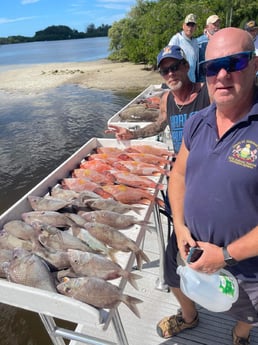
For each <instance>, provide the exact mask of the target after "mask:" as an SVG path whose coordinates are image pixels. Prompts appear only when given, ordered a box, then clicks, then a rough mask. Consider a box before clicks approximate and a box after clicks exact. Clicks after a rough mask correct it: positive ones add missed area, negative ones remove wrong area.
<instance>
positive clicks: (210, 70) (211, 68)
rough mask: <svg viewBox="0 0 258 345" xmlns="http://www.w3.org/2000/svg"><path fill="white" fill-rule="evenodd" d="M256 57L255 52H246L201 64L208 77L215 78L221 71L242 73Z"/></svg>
mask: <svg viewBox="0 0 258 345" xmlns="http://www.w3.org/2000/svg"><path fill="white" fill-rule="evenodd" d="M254 56H255V52H253V51H246V52H241V53H237V54H233V55H228V56H225V57H222V58H218V59H213V60H207V61H203V62H201V63H200V68H201V70H202V71H203V73H204V74H205V75H206V76H207V77H212V76H215V75H217V74H218V73H219V71H220V70H221V69H224V70H226V71H227V72H228V73H231V72H237V71H242V70H243V69H245V68H246V67H247V66H248V64H249V61H250V60H251V59H252V58H253V57H254Z"/></svg>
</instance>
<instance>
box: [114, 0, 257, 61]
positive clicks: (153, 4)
mask: <svg viewBox="0 0 258 345" xmlns="http://www.w3.org/2000/svg"><path fill="white" fill-rule="evenodd" d="M189 13H194V14H196V15H197V18H198V23H197V29H196V32H195V36H199V35H201V34H202V33H203V29H204V27H205V23H206V19H207V18H208V17H209V16H210V15H212V14H217V15H218V16H219V17H220V18H221V27H222V28H223V27H228V26H234V27H240V28H243V26H244V23H245V22H247V21H248V20H251V19H253V20H256V21H257V20H258V1H257V0H249V1H246V0H198V1H195V0H180V1H178V0H157V1H154V0H152V1H151V0H137V1H136V5H135V6H134V7H132V8H131V11H130V12H129V13H128V15H127V16H126V18H124V19H122V20H120V21H117V22H114V23H113V25H112V27H111V28H110V29H109V32H108V36H109V38H110V51H111V54H110V56H109V58H110V59H111V60H115V61H130V62H134V63H143V64H146V65H151V66H153V67H155V65H156V56H157V54H158V53H159V51H160V50H161V49H162V48H163V47H165V46H166V45H167V44H168V42H169V40H170V38H171V37H172V35H174V34H175V33H176V32H178V31H181V30H182V24H183V21H184V18H185V17H186V15H187V14H189Z"/></svg>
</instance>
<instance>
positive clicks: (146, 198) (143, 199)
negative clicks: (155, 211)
mask: <svg viewBox="0 0 258 345" xmlns="http://www.w3.org/2000/svg"><path fill="white" fill-rule="evenodd" d="M101 190H103V191H104V192H107V193H109V194H111V195H112V196H113V198H114V199H115V200H117V201H120V202H122V203H124V204H144V205H149V204H150V203H151V202H152V201H154V199H155V197H154V196H153V195H152V194H151V193H150V192H149V191H147V190H144V189H141V188H133V187H129V186H126V185H123V184H119V185H106V186H102V188H101V189H100V190H99V194H100V195H101Z"/></svg>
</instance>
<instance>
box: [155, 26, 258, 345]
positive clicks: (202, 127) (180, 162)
mask: <svg viewBox="0 0 258 345" xmlns="http://www.w3.org/2000/svg"><path fill="white" fill-rule="evenodd" d="M203 69H204V71H205V74H206V80H207V86H208V91H209V95H210V97H211V98H212V99H213V101H214V103H213V104H212V105H210V106H209V107H207V108H205V109H203V110H201V111H199V112H198V113H197V114H195V116H193V117H191V118H190V119H189V120H187V121H186V123H185V126H184V134H183V143H182V145H181V148H180V151H179V153H178V156H177V160H176V162H175V165H174V167H173V169H172V171H171V176H170V181H169V199H170V203H171V207H172V211H173V219H174V230H175V234H176V238H177V244H178V248H179V251H180V254H181V257H182V258H183V259H186V258H187V255H188V252H189V248H190V247H196V246H198V247H201V248H202V249H203V254H202V255H201V257H200V258H199V259H198V260H197V261H195V262H194V263H191V264H190V265H191V268H193V269H194V270H197V271H199V272H203V273H213V272H215V271H217V270H219V269H221V268H223V267H226V269H227V270H229V271H230V272H231V273H232V274H233V275H234V276H235V277H236V279H237V281H238V284H239V298H238V300H237V301H236V302H235V303H234V304H233V306H232V308H231V309H230V310H229V311H228V312H227V313H228V314H229V315H230V316H231V317H233V318H234V319H235V320H236V325H235V327H234V329H233V330H232V344H233V345H240V344H241V345H249V344H250V330H251V329H252V327H257V326H258V158H257V152H258V135H257V133H258V90H257V87H256V86H255V72H256V71H257V70H258V57H256V56H255V54H254V43H253V40H252V38H251V36H250V35H249V34H248V33H247V32H246V31H244V30H241V29H238V28H225V29H221V30H220V31H218V32H217V33H215V34H214V36H213V39H212V40H210V41H209V43H208V45H207V49H206V60H205V62H204V63H203ZM172 250H173V248H171V245H170V243H169V244H168V247H167V250H166V274H165V278H166V281H167V283H168V285H169V286H170V287H171V291H172V292H173V293H174V295H175V296H176V298H177V300H178V302H179V304H180V307H181V309H180V312H178V314H177V315H172V316H169V317H165V318H164V319H162V320H161V321H160V322H159V324H158V325H157V331H158V333H159V335H160V336H162V337H164V338H169V337H172V336H173V335H175V334H177V333H179V332H181V331H183V330H184V329H186V328H193V327H196V326H197V325H198V321H199V318H198V312H197V310H196V307H195V303H194V302H193V301H191V300H190V299H189V298H188V297H186V296H185V295H184V294H183V293H182V291H181V290H180V287H179V286H180V285H179V276H178V275H177V274H176V273H175V272H176V264H175V262H174V261H173V259H174V256H173V254H172V252H171V251H172ZM211 298H212V296H211ZM204 322H205V320H204Z"/></svg>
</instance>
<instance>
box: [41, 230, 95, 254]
mask: <svg viewBox="0 0 258 345" xmlns="http://www.w3.org/2000/svg"><path fill="white" fill-rule="evenodd" d="M38 239H39V242H40V243H41V244H42V245H43V246H44V247H45V248H47V249H49V250H50V251H51V250H55V251H56V250H61V251H67V250H68V249H79V250H83V251H91V252H92V251H93V250H92V249H91V248H90V247H89V246H88V245H87V244H86V243H84V242H82V241H81V240H80V239H79V238H77V237H75V236H73V235H71V234H70V233H69V232H68V231H61V230H59V229H57V228H53V227H52V228H51V230H48V229H47V228H45V230H43V231H42V232H41V234H40V235H39V236H38Z"/></svg>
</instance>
